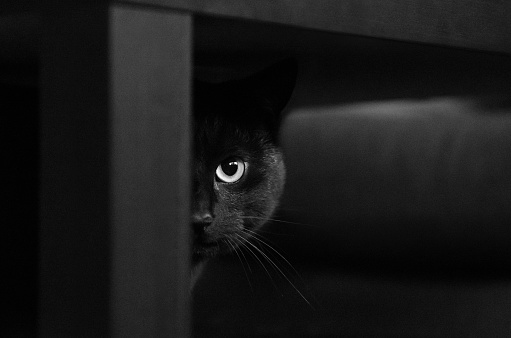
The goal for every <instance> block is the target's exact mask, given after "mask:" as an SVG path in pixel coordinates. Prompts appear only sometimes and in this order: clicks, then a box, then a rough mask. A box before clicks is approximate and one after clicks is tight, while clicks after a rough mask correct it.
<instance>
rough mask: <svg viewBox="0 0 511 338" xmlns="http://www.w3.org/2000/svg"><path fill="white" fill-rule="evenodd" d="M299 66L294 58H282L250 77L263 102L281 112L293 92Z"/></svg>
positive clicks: (275, 112) (254, 90)
mask: <svg viewBox="0 0 511 338" xmlns="http://www.w3.org/2000/svg"><path fill="white" fill-rule="evenodd" d="M297 72H298V67H297V64H296V61H295V60H294V59H285V60H282V61H280V62H278V63H276V64H274V65H272V66H270V67H269V68H266V69H265V70H263V71H261V72H259V73H257V74H255V75H253V76H252V77H251V78H249V79H248V81H249V82H250V83H252V86H253V88H252V90H253V93H254V94H255V95H256V97H258V98H260V99H261V100H263V102H261V104H263V105H264V106H269V108H271V109H272V111H273V113H274V114H280V113H281V112H282V110H283V109H284V108H285V107H286V105H287V103H288V101H289V99H290V98H291V94H292V93H293V90H294V87H295V82H296V76H297Z"/></svg>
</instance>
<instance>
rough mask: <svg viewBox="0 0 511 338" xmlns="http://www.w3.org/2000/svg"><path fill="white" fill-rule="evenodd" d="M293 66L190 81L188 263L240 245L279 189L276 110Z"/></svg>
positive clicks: (288, 90)
mask: <svg viewBox="0 0 511 338" xmlns="http://www.w3.org/2000/svg"><path fill="white" fill-rule="evenodd" d="M296 72H297V67H296V64H295V62H294V61H292V60H285V61H281V62H280V63H278V64H275V65H273V66H272V67H270V68H268V69H266V70H264V71H262V72H260V73H258V74H255V75H253V76H251V77H249V78H246V79H243V80H237V81H230V82H225V83H221V84H210V83H203V82H200V81H196V82H195V85H194V117H195V120H194V132H195V136H194V151H195V156H194V163H193V168H194V172H193V174H192V177H193V203H192V206H193V209H192V221H191V224H192V227H193V236H194V241H193V254H192V257H193V268H194V272H193V274H192V283H194V281H195V279H196V277H197V275H198V274H199V271H200V268H201V267H202V265H203V264H202V263H203V262H205V261H206V260H207V259H208V258H210V257H213V256H216V255H218V254H222V253H226V252H229V251H232V250H236V249H237V248H238V247H239V246H243V245H246V242H247V240H248V239H250V237H252V236H254V234H255V232H256V231H257V230H258V229H260V228H261V226H263V225H264V224H265V223H266V222H267V221H268V219H269V218H270V217H271V216H272V214H273V212H274V211H275V208H276V207H277V205H278V202H279V198H280V196H281V194H282V192H283V189H284V181H285V167H284V161H283V155H282V152H281V150H280V148H279V146H278V131H279V123H280V113H281V112H282V110H283V109H284V107H285V106H286V104H287V102H288V100H289V98H290V96H291V94H292V92H293V88H294V84H295V80H296Z"/></svg>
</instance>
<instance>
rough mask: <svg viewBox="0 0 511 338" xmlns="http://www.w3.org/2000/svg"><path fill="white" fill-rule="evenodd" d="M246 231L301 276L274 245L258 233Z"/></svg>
mask: <svg viewBox="0 0 511 338" xmlns="http://www.w3.org/2000/svg"><path fill="white" fill-rule="evenodd" d="M243 230H244V231H246V232H247V233H249V234H251V235H252V238H253V239H254V240H256V241H258V242H259V243H261V244H262V245H264V246H265V247H266V248H268V249H270V250H271V251H272V252H273V253H275V254H277V256H279V257H280V259H282V260H283V261H284V262H285V263H286V264H287V265H288V266H289V267H290V268H291V269H292V270H293V272H294V273H295V274H296V275H297V276H300V274H299V273H298V271H296V269H295V267H294V266H293V264H291V262H289V261H288V260H287V259H286V257H284V256H283V255H282V254H281V253H280V252H279V251H278V250H277V249H275V248H274V247H273V246H272V245H270V244H269V243H268V242H267V239H266V238H264V237H263V236H261V235H260V234H258V233H256V232H255V231H253V230H250V229H243Z"/></svg>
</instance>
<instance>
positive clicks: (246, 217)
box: [240, 216, 315, 227]
mask: <svg viewBox="0 0 511 338" xmlns="http://www.w3.org/2000/svg"><path fill="white" fill-rule="evenodd" d="M240 218H245V219H261V220H265V221H272V222H278V223H286V224H295V225H303V226H309V227H315V225H313V224H307V223H299V222H292V221H284V220H282V219H277V218H266V217H259V216H240Z"/></svg>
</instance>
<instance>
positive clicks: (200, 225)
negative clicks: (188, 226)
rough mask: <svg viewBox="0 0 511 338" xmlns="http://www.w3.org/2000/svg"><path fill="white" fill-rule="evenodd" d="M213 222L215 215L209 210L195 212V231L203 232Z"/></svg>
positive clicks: (193, 216) (193, 219)
mask: <svg viewBox="0 0 511 338" xmlns="http://www.w3.org/2000/svg"><path fill="white" fill-rule="evenodd" d="M212 222H213V216H212V215H211V213H209V212H202V213H193V215H192V224H193V230H194V231H195V233H200V232H203V231H204V230H205V229H206V228H207V227H208V226H210V225H211V223H212Z"/></svg>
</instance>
